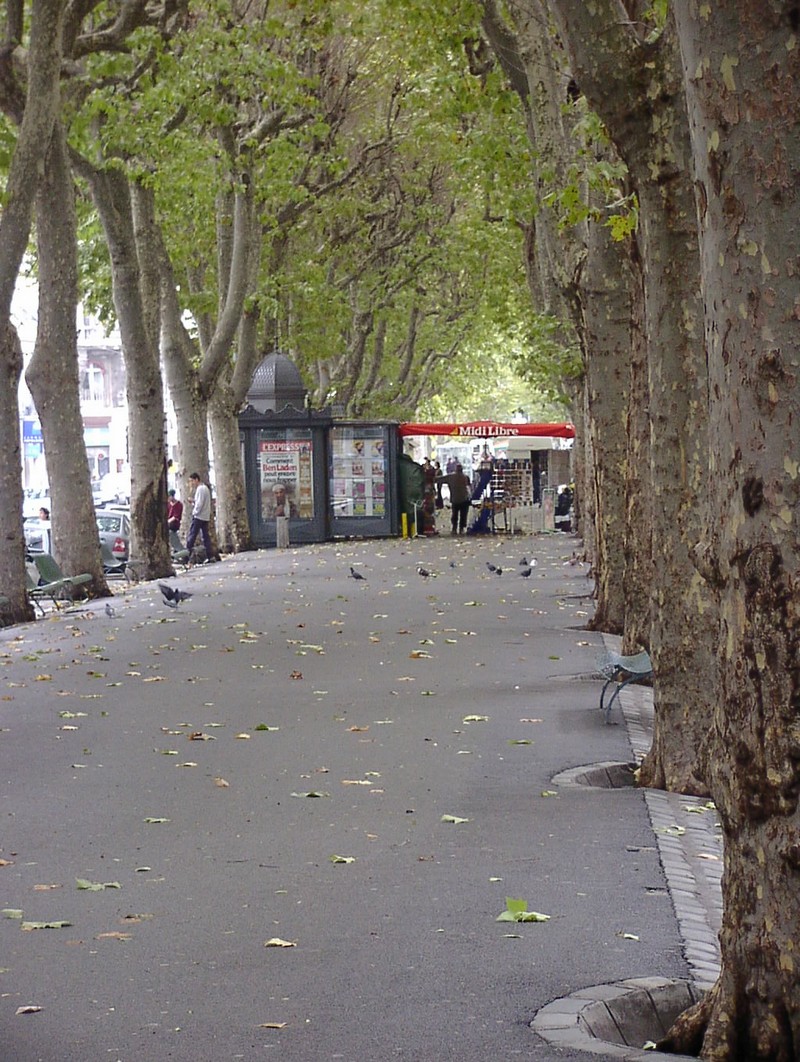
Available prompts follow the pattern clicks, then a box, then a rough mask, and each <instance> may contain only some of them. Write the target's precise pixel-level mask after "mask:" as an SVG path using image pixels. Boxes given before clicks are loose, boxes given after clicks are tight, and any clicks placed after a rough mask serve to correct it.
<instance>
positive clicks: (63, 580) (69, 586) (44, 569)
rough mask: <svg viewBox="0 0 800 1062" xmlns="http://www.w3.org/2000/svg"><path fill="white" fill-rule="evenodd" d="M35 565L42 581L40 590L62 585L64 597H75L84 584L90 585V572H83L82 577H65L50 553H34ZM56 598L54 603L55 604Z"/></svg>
mask: <svg viewBox="0 0 800 1062" xmlns="http://www.w3.org/2000/svg"><path fill="white" fill-rule="evenodd" d="M32 556H33V563H34V564H35V565H36V570H37V571H38V572H39V575H40V576H41V579H42V584H41V585H40V589H41V588H42V587H44V586H56V585H57V584H61V588H62V589H63V591H64V594H63V596H66V597H69V598H70V599H71V598H72V597H74V591H75V588H76V587H78V586H83V585H84V583H90V582H91V581H92V576H91V575H90V574H89V573H88V572H81V573H80V575H65V574H64V572H62V571H61V568H59V566H58V561H57V560H56V559H55V557H53V556H51V555H50V554H49V553H34V554H32ZM55 600H56V599H55V597H53V602H54V603H55Z"/></svg>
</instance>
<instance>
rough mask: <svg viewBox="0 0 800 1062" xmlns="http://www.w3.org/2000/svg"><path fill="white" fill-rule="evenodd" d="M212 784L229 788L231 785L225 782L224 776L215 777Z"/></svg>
mask: <svg viewBox="0 0 800 1062" xmlns="http://www.w3.org/2000/svg"><path fill="white" fill-rule="evenodd" d="M214 785H215V786H217V787H218V788H219V789H230V787H231V783H230V782H226V781H225V779H224V778H215V779H214Z"/></svg>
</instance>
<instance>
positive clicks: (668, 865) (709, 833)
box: [532, 634, 723, 1062]
mask: <svg viewBox="0 0 800 1062" xmlns="http://www.w3.org/2000/svg"><path fill="white" fill-rule="evenodd" d="M603 642H604V644H605V645H606V647H607V648H608V649H610V650H613V651H615V652H617V653H619V652H620V651H621V638H618V637H615V636H613V635H608V634H604V635H603ZM619 701H620V702H621V711H622V716H623V719H624V724H625V727H626V729H627V733H628V738H629V741H630V745H631V751H632V753H633V759H634V760H635V761H636V762H637V763H638V762H640V761H641V760H642V758H643V757H644V755H645V754H646V753H647V751H648V750H649V748H650V745H651V742H652V735H653V690H652V688H650V687H647V686H637V685H629V686H627V687H626V688H625V689H624V690H622V691H621V693H620V695H619ZM618 717H619V710H618V709H616V708H615V716H614V718H615V721H616V720H617V719H618ZM644 797H645V801H646V803H647V810H648V813H649V816H650V822H651V824H652V829H653V833H654V835H655V839H656V844H657V846H658V852H659V856H660V860H661V865H662V868H663V870H664V875H665V877H666V882H667V887H668V889H669V895H670V899H671V900H672V904H673V907H674V910H675V916H676V918H677V920H678V925H679V929H680V935H681V939H682V942H683V952H684V955H685V958H686V962H687V964H688V967H689V971H690V976H691V982H692V984H693V985H694V986H695V987H696V988H697V990H698V991H700V992H704V991H708V990H709V989H710V988H711V987H712V986H713V984H714V982H715V981H716V979H717V976H718V975H719V969H720V952H719V940H718V933H719V929H720V925H721V920H722V891H721V878H722V869H723V861H722V860H723V845H722V836H721V831H720V827H719V824H718V822H717V820H716V813H715V810H714V805H713V803H711V802H710V801H707V800H702V799H699V798H697V797H691V796H682V795H681V794H679V793H667V792H663V791H661V790H655V789H648V790H645V791H644ZM675 989H676V986H675V985H674V984H673V983H671V982H670V981H669V980H668V979H663V978H658V977H655V978H638V979H630V980H627V981H621V982H618V983H617V984H616V985H613V986H612V985H609V984H601V985H598V986H595V987H593V988H587V989H581V990H579V991H577V992H575V993H572V994H571V995H570V996H569V997H566V998H564V999H560V1000H555V1001H554V1002H552V1003H550V1004H548V1005H547V1006H546V1007H543V1008H542V1010H541V1011H540V1012H539V1013H538V1015H537V1017H536V1018H535V1019H534V1021H533V1023H532V1025H533V1028H534V1029H535V1030H536V1031H537V1032H538V1033H539V1035H540V1036H542V1037H544V1038H545V1039H547V1040H548V1042H550V1043H552V1044H553V1045H554V1046H556V1045H557V1046H558V1047H559V1048H562V1049H564V1048H574V1049H577V1050H582V1051H587V1052H591V1053H592V1054H599V1055H602V1056H603V1057H605V1058H611V1057H613V1058H618V1059H621V1060H623V1062H653V1060H654V1059H664V1060H665V1062H666V1060H668V1059H672V1060H673V1062H676V1060H678V1059H687V1062H688V1056H683V1055H667V1054H662V1053H660V1052H656V1051H649V1050H648V1051H645V1050H636V1049H631V1048H630V1047H627V1046H622V1045H620V1046H611V1045H610V1044H609V1043H608V1042H607V1040H606V1039H605V1037H606V1036H607V1037H608V1040H612V1039H613V1040H617V1038H618V1034H619V1028H618V1024H617V1022H616V1021H615V1018H614V1016H612V1015H611V1014H609V1013H608V1010H607V1008H606V1005H605V1004H606V1003H607V1002H609V1001H616V1003H617V1004H618V1007H619V1009H620V1010H624V1001H625V997H626V996H628V997H629V998H630V997H633V996H636V997H637V998H638V1000H639V1002H638V1003H637V1004H636V1005H635V1007H634V1010H637V1009H638V1010H640V1011H644V1010H645V1006H646V1005H643V1004H642V1002H641V997H642V996H643V995H645V994H647V995H650V996H652V997H653V999H654V1000H656V1001H657V999H658V996H659V994H661V995H662V996H663V995H664V994H667V993H671V992H673V991H674V990H675ZM688 1002H689V999H688V998H687V999H686V1000H685V1001H684V1004H683V1005H688ZM620 1004H622V1005H621V1006H620ZM678 1009H682V1007H681V1008H678ZM630 1024H631V1025H632V1026H635V1022H631V1023H630ZM665 1031H666V1028H665ZM651 1035H652V1034H651Z"/></svg>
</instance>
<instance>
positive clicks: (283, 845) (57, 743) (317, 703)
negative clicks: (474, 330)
mask: <svg viewBox="0 0 800 1062" xmlns="http://www.w3.org/2000/svg"><path fill="white" fill-rule="evenodd" d="M575 547H576V543H575V542H574V541H573V540H572V539H570V538H568V537H566V536H562V535H556V536H540V537H533V538H528V537H524V538H522V537H520V538H514V539H501V538H495V539H451V538H449V537H441V538H437V539H433V540H416V541H414V542H402V541H386V542H383V541H377V542H375V541H372V542H349V543H337V544H328V545H324V546H314V547H306V548H304V549H296V550H294V549H292V550H270V551H264V552H258V553H253V554H246V555H242V556H240V557H234V558H227V559H226V560H225V561H223V563H222V564H218V565H212V566H210V567H208V568H199V569H195V570H193V571H192V572H190V573H187V574H186V575H183V576H180V577H179V578H177V579H175V580H171V582H173V583H174V584H175V585H178V586H180V587H181V588H183V589H186V590H189V591H191V592H192V594H193V597H192V598H191V599H190V600H189V601H187V602H185V603H184V604H182V605H181V606H180V607H179V608H178V609H169V608H166V607H165V606H164V605H163V603H162V601H161V596H160V594H159V593H158V590H157V588H156V586H155V585H154V584H141V585H139V586H137V587H134V588H127V587H124V588H123V587H120V588H119V591H120V592H119V594H118V595H117V596H116V598H115V601H114V604H115V608H116V615H115V616H114V617H109V616H107V615H106V614H105V612H104V610H103V608H102V606H101V607H100V608H89V609H84V610H82V611H79V612H74V613H64V614H60V615H53V616H51V617H49V618H47V619H45V620H41V621H38V622H37V623H35V624H30V625H28V626H25V627H21V628H17V629H14V630H6V631H3V632H0V786H2V789H1V790H0V791H1V792H2V796H3V804H2V809H3V819H2V822H3V829H2V833H0V907H2V908H3V909H4V910H5V913H6V917H5V918H3V919H0V946H1V947H2V959H0V963H1V964H2V966H0V971H2V972H0V1035H2V1037H3V1043H4V1052H5V1055H4V1062H5V1059H6V1058H7V1059H8V1062H11V1060H13V1062H35V1060H42V1062H86V1060H87V1059H88V1060H91V1062H99V1060H105V1059H111V1060H112V1062H113V1060H119V1062H162V1060H170V1062H224V1060H228V1059H231V1060H233V1059H246V1060H251V1059H253V1060H255V1059H263V1058H270V1057H272V1058H280V1059H281V1062H325V1060H328V1059H337V1060H338V1059H343V1060H346V1062H385V1060H386V1059H389V1058H402V1059H404V1060H413V1062H440V1060H441V1062H446V1060H452V1062H472V1060H475V1062H478V1060H480V1062H483V1060H485V1059H489V1058H491V1059H493V1060H495V1059H513V1058H519V1057H524V1058H526V1059H534V1060H540V1062H550V1060H553V1059H556V1058H558V1059H562V1060H563V1059H566V1060H569V1062H581V1060H587V1059H590V1058H591V1057H592V1054H591V1052H592V1051H594V1050H595V1046H589V1047H587V1046H586V1044H584V1043H578V1042H577V1041H575V1042H572V1041H570V1042H564V1043H561V1044H558V1045H557V1044H555V1043H554V1042H553V1039H547V1038H543V1037H541V1036H539V1035H538V1034H537V1033H536V1032H535V1031H533V1030H532V1029H531V1022H532V1021H533V1019H534V1018H535V1016H536V1015H537V1014H541V1013H543V1008H545V1007H547V1006H549V1005H553V1004H556V1005H558V1001H563V1003H562V1004H561V1005H562V1010H563V1009H564V1007H566V1004H567V1002H568V1001H569V997H570V996H571V995H572V994H573V993H576V992H583V993H589V994H591V992H592V991H593V986H597V985H601V984H611V983H617V982H620V981H622V980H623V979H626V978H634V979H642V978H652V977H653V976H658V977H662V978H668V979H670V978H680V977H687V976H689V975H692V976H695V977H696V978H697V979H698V980H701V981H703V980H704V979H705V983H707V982H708V980H709V979H711V977H712V976H713V962H714V956H713V954H712V949H713V932H714V925H715V923H714V918H715V917H718V904H717V902H716V900H715V898H714V889H715V887H716V880H715V873H716V872H718V869H719V863H718V862H717V860H716V859H715V857H718V854H719V853H718V848H717V849H715V848H713V847H712V845H713V843H714V841H715V840H716V838H715V832H714V828H713V819H714V816H713V812H712V811H710V810H704V811H702V813H701V812H699V811H697V812H690V811H687V810H685V809H686V808H688V807H691V806H693V804H695V803H696V802H694V801H691V800H689V799H685V798H672V797H668V796H665V795H663V794H646V795H645V794H642V793H641V792H639V791H636V790H633V789H627V790H597V789H588V788H587V787H581V786H563V787H561V786H558V785H556V784H554V782H553V779H554V778H555V777H556V776H558V775H559V774H560V773H561V772H563V771H565V770H566V769H569V768H571V767H575V766H577V765H579V764H590V763H596V762H622V761H626V760H629V759H630V755H631V753H630V744H629V741H628V737H627V734H628V729H627V728H626V727H623V726H619V725H618V726H608V727H607V726H604V725H603V723H602V717H601V716H600V713H599V712H598V711H597V707H596V706H597V700H598V697H599V689H600V681H599V680H598V679H597V678H596V676H595V674H594V661H595V658H596V656H597V654H598V652H599V651H600V649H601V648H602V644H603V639H602V637H601V636H600V635H596V634H590V633H588V632H586V630H585V625H586V621H587V619H588V617H589V615H590V614H591V608H592V604H591V599H590V597H589V590H590V586H589V584H588V582H587V579H586V577H585V569H584V568H583V566H582V565H580V564H578V563H576V562H575V557H574V550H575ZM523 553H524V554H526V556H527V558H528V559H535V560H536V561H537V566H536V567H535V568H534V569H533V571H532V573H531V575H530V577H529V578H527V579H526V578H522V577H521V576H520V574H519V565H518V560H519V559H520V556H521V554H523ZM487 563H488V564H492V565H494V566H495V567H502V568H503V574H502V575H498V574H496V573H494V572H491V571H490V570H489V568H488V567H487ZM351 567H352V568H354V569H355V570H356V571H358V572H360V573H361V574H363V575H364V576H365V578H364V579H363V580H361V581H356V580H354V579H353V578H352V577H351V575H350V569H351ZM420 567H422V568H423V569H424V570H425V571H427V572H429V573H430V574H429V575H427V576H426V575H422V574H420V573H419V570H418V569H419V568H420ZM622 696H623V706H624V709H625V713H626V717H627V718H628V722H629V727H630V729H631V732H632V733H634V732H635V730H636V728H637V727H639V728H641V729H642V731H643V733H641V735H640V738H641V742H646V729H647V726H648V723H647V693H646V691H642V690H637V689H635V688H632V687H629V688H628V689H627V690H626V691H624V692H623V695H622ZM615 711H616V709H615ZM633 740H634V748H636V741H637V740H639V739H637V737H636V736H635V734H634V738H633ZM651 817H652V821H651ZM678 827H680V828H678ZM684 831H685V832H684ZM703 831H705V832H703ZM717 892H718V890H717ZM506 898H512V899H514V900H524V901H525V903H526V904H527V905H528V907H529V909H531V910H536V911H538V912H542V913H545V914H547V915H549V916H550V918H549V920H548V921H547V922H544V923H539V924H527V923H520V922H503V921H500V922H498V921H497V918H498V915H500V914H501V912H503V911H504V910H506ZM676 914H677V918H676ZM703 918H705V919H706V923H705V924H704V923H703ZM46 927H47V928H46ZM266 944H269V946H268V947H265V945H266ZM571 1006H572V1007H573V1010H572V1013H573V1015H574V1013H576V1012H577V1010H578V1009H579V1005H578V1004H577V1003H571ZM29 1008H30V1009H29ZM650 1057H651V1058H652V1055H651V1056H650Z"/></svg>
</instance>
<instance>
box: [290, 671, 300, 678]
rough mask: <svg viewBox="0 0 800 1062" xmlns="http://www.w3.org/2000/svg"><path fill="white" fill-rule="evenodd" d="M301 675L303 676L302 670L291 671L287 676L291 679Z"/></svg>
mask: <svg viewBox="0 0 800 1062" xmlns="http://www.w3.org/2000/svg"><path fill="white" fill-rule="evenodd" d="M302 677H303V672H302V671H293V672H292V673H291V675H290V676H289V678H291V679H301V678H302Z"/></svg>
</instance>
